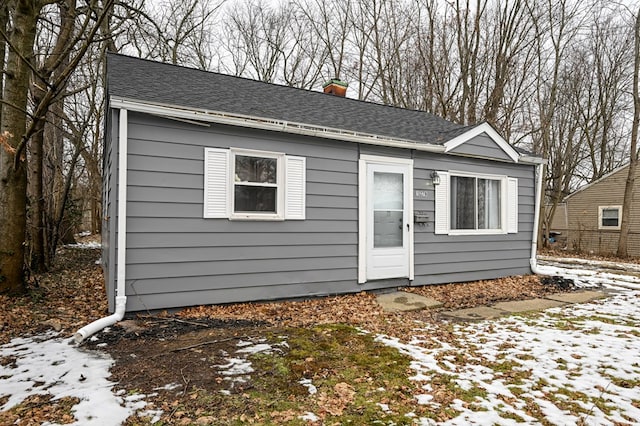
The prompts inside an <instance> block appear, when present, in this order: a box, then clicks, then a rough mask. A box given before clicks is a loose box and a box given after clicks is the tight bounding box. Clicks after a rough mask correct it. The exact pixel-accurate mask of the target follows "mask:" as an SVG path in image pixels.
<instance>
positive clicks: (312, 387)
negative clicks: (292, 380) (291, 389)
mask: <svg viewBox="0 0 640 426" xmlns="http://www.w3.org/2000/svg"><path fill="white" fill-rule="evenodd" d="M298 383H300V384H301V385H302V386H304V387H305V388H307V391H308V392H309V395H315V394H317V393H318V388H317V387H316V386H315V385H314V384H313V382H312V381H311V379H300V381H299V382H298Z"/></svg>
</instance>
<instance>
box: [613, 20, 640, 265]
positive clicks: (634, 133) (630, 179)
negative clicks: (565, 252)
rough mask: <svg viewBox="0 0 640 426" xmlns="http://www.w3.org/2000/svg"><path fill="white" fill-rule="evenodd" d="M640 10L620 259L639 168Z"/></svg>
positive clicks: (624, 253) (625, 248)
mask: <svg viewBox="0 0 640 426" xmlns="http://www.w3.org/2000/svg"><path fill="white" fill-rule="evenodd" d="M639 74H640V10H638V15H637V16H636V25H635V31H634V48H633V123H632V124H631V152H630V154H629V174H628V175H627V183H626V186H625V188H624V201H623V203H622V221H621V224H620V238H619V239H618V252H617V255H618V256H619V257H627V256H628V251H627V245H628V244H627V241H628V239H629V228H630V226H629V225H630V223H629V219H630V218H631V201H632V200H633V184H634V182H635V179H636V169H637V167H638V126H639V125H640V93H638V79H639V78H640V75H639Z"/></svg>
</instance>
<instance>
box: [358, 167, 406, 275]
mask: <svg viewBox="0 0 640 426" xmlns="http://www.w3.org/2000/svg"><path fill="white" fill-rule="evenodd" d="M363 166H364V169H366V171H365V170H362V167H363ZM361 172H364V174H366V182H363V183H364V184H365V186H366V191H361V195H365V198H366V201H365V202H364V203H362V204H361V206H366V207H365V209H366V210H365V212H364V213H365V214H364V218H363V217H362V215H361V219H364V220H365V222H366V230H365V229H362V228H361V231H365V232H366V235H365V236H364V237H365V238H362V237H363V236H361V238H360V241H361V244H362V243H364V244H365V245H366V260H365V261H366V268H365V269H366V277H365V280H373V279H384V278H404V277H407V278H410V279H412V278H413V277H412V275H413V274H412V273H411V272H412V271H411V269H412V268H411V267H410V266H411V265H412V259H411V255H412V253H413V250H412V245H413V238H412V237H413V225H412V223H411V190H412V189H411V188H412V182H411V180H412V176H413V174H412V164H411V160H401V159H384V158H380V159H377V160H371V159H369V160H364V164H362V165H361ZM363 177H364V176H363ZM363 240H366V242H365V241H363ZM361 253H362V252H361Z"/></svg>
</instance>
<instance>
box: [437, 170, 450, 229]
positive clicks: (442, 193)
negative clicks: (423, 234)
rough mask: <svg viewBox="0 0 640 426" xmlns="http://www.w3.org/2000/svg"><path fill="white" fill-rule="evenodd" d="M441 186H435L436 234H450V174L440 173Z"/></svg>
mask: <svg viewBox="0 0 640 426" xmlns="http://www.w3.org/2000/svg"><path fill="white" fill-rule="evenodd" d="M438 175H440V185H436V186H435V192H436V196H435V209H436V212H435V222H436V224H435V233H436V234H448V233H449V173H447V172H438Z"/></svg>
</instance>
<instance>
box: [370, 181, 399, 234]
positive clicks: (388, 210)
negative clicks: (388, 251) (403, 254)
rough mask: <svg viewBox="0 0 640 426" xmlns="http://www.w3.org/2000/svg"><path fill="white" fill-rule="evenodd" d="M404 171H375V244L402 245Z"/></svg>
mask: <svg viewBox="0 0 640 426" xmlns="http://www.w3.org/2000/svg"><path fill="white" fill-rule="evenodd" d="M403 178H404V176H403V174H402V173H382V172H374V173H373V246H374V247H402V246H403V235H404V232H403V230H404V181H403Z"/></svg>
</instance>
